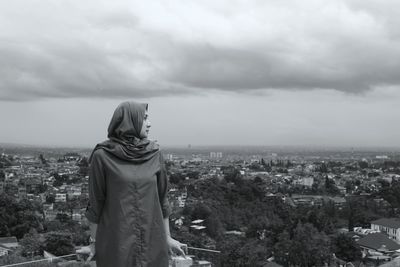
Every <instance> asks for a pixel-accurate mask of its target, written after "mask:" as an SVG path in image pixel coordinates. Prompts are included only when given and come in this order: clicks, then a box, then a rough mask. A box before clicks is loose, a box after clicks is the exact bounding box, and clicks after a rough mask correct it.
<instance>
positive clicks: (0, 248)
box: [0, 244, 11, 257]
mask: <svg viewBox="0 0 400 267" xmlns="http://www.w3.org/2000/svg"><path fill="white" fill-rule="evenodd" d="M10 251H11V249H9V248H7V247H6V246H3V245H1V244H0V257H2V256H4V255H8V254H9V253H10Z"/></svg>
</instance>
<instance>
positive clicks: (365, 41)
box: [0, 0, 400, 147]
mask: <svg viewBox="0 0 400 267" xmlns="http://www.w3.org/2000/svg"><path fill="white" fill-rule="evenodd" d="M398 25H400V2H399V1H395V0H386V1H383V2H382V1H371V0H336V1H330V0H325V1H321V0H298V1H296V0H293V1H286V0H271V1H262V0H243V1H238V0H229V1H228V0H226V1H223V0H221V1H211V0H204V1H183V0H180V1H179V0H170V1H161V0H154V1H120V0H114V1H103V0H86V1H78V0H74V1H73V0H58V1H54V0H13V1H0V125H1V126H0V143H23V144H32V145H49V146H52V145H56V146H85V147H93V146H94V145H95V144H96V143H98V142H101V141H103V140H105V139H106V136H107V127H108V123H109V121H110V119H111V116H112V113H113V111H114V109H115V108H116V106H117V105H118V104H119V103H120V102H122V101H126V100H132V101H137V102H144V103H149V119H150V121H151V123H152V127H151V131H150V138H151V139H155V140H157V141H158V142H159V143H160V145H161V146H163V145H165V146H187V145H188V144H191V145H193V146H196V145H289V146H290V145H296V146H349V147H363V146H368V147H370V146H379V147H382V146H384V147H400V138H399V136H400V123H399V121H400V105H399V103H400V27H398Z"/></svg>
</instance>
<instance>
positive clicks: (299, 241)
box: [274, 223, 331, 267]
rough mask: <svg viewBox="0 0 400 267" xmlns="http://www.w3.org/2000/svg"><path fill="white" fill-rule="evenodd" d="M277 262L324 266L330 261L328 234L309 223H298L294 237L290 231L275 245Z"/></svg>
mask: <svg viewBox="0 0 400 267" xmlns="http://www.w3.org/2000/svg"><path fill="white" fill-rule="evenodd" d="M274 255H275V260H276V262H278V263H280V264H283V265H284V266H290V265H294V266H300V267H309V266H323V265H324V263H327V262H329V261H330V256H331V253H330V242H329V238H328V236H326V235H325V234H324V233H322V232H319V231H318V230H317V229H316V228H315V227H314V226H312V225H311V224H309V223H306V224H301V223H300V224H298V225H297V227H296V228H295V229H294V231H293V234H292V238H290V236H289V233H288V232H284V233H283V234H281V235H280V236H279V239H278V242H277V243H276V244H275V246H274Z"/></svg>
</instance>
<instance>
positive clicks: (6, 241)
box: [0, 236, 19, 249]
mask: <svg viewBox="0 0 400 267" xmlns="http://www.w3.org/2000/svg"><path fill="white" fill-rule="evenodd" d="M0 245H1V246H2V247H5V248H7V249H14V248H17V247H18V246H19V245H18V241H17V238H16V237H15V236H8V237H0Z"/></svg>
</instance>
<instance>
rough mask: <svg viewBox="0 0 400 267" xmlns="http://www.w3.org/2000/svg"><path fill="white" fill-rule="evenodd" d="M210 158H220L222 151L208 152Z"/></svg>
mask: <svg viewBox="0 0 400 267" xmlns="http://www.w3.org/2000/svg"><path fill="white" fill-rule="evenodd" d="M210 158H212V159H220V158H222V152H210Z"/></svg>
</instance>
